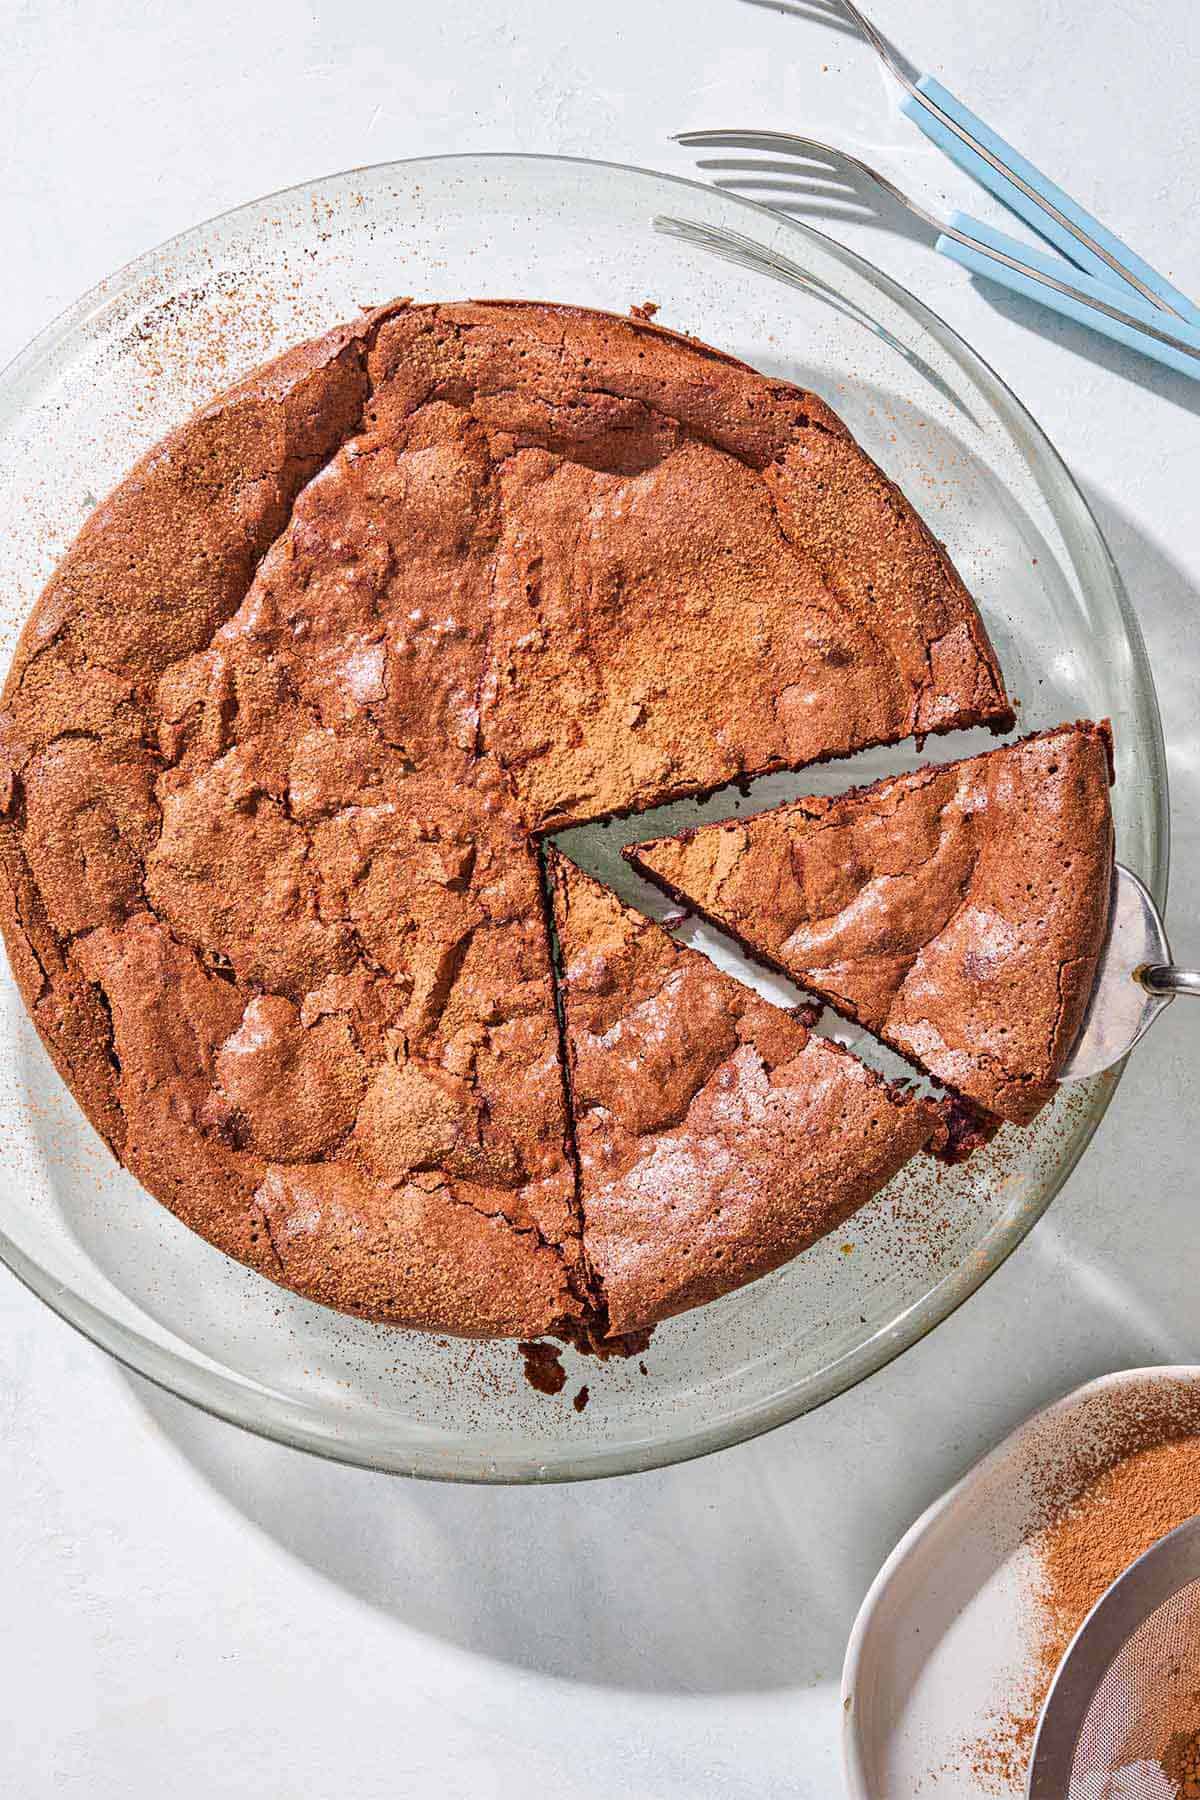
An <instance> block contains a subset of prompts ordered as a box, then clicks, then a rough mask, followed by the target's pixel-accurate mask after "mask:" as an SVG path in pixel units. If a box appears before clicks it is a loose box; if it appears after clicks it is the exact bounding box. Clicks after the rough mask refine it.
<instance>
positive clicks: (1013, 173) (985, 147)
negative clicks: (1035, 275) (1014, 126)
mask: <svg viewBox="0 0 1200 1800" xmlns="http://www.w3.org/2000/svg"><path fill="white" fill-rule="evenodd" d="M835 4H836V6H837V7H838V8H839V10H840V11H841V12H842V13H844V14H845V15H846V16H847V17H848V18H849V19H850V20H851V22H852V23H853V24H854V25H855V27H856V28H857V29H858V31H859V32H860V33H861V34H862V36H863V37H864V38H865V39H866V41H867V43H868V44H869V45H870V46H871V48H872V50H874V52H875V54H876V55H877V56H878V57H879V60H880V61H881V62H882V64H883V66H884V68H885V69H886V70H887V71H888V73H889V75H891V76H892V78H893V80H895V81H897V82H898V83H899V84H900V86H901V87H902V88H903V89H904V98H903V99H902V100H901V102H900V110H901V112H902V113H904V114H905V115H906V117H908V118H910V119H911V120H912V121H913V123H914V124H915V125H916V126H917V127H918V129H919V130H920V131H922V132H924V134H925V136H926V137H927V138H929V139H930V140H931V142H933V143H935V144H936V145H937V146H938V148H939V149H940V150H943V151H944V152H945V153H946V155H947V156H949V157H950V159H951V160H952V161H953V162H956V163H957V164H958V165H959V167H960V168H963V169H965V170H966V172H967V174H968V175H971V176H972V177H973V178H974V179H975V180H976V181H978V182H979V183H980V184H981V185H982V186H983V187H985V188H987V189H988V190H989V192H991V193H993V194H995V196H996V198H997V199H998V200H1001V201H1002V202H1003V203H1004V205H1005V206H1007V207H1008V208H1009V210H1010V211H1012V212H1015V213H1016V214H1017V215H1018V216H1019V217H1020V218H1022V219H1024V220H1025V222H1026V224H1027V225H1032V227H1033V229H1034V230H1035V231H1036V232H1037V233H1038V234H1039V235H1040V236H1041V237H1044V238H1047V239H1048V240H1049V241H1050V242H1051V243H1052V244H1054V245H1056V246H1057V248H1058V249H1059V250H1060V251H1061V252H1062V253H1063V255H1064V256H1066V257H1068V258H1069V259H1070V261H1071V262H1073V263H1075V264H1076V265H1077V266H1078V267H1079V268H1080V269H1082V270H1083V271H1084V272H1085V273H1086V274H1089V275H1091V276H1093V277H1094V278H1095V279H1096V280H1099V281H1104V282H1109V283H1116V284H1118V285H1120V286H1121V287H1126V288H1130V289H1132V290H1133V292H1134V294H1136V295H1140V297H1141V298H1142V299H1143V300H1144V301H1146V302H1147V304H1148V305H1150V306H1154V307H1157V308H1160V309H1162V310H1165V311H1166V312H1168V313H1172V314H1174V316H1175V317H1176V318H1178V319H1183V320H1185V321H1186V322H1187V323H1188V324H1189V325H1195V326H1200V308H1198V307H1196V306H1195V305H1193V303H1192V301H1190V300H1189V299H1188V297H1187V295H1186V294H1182V293H1180V291H1179V289H1178V288H1176V287H1174V286H1173V285H1172V283H1171V282H1169V281H1168V280H1167V278H1166V276H1165V275H1160V274H1159V273H1158V271H1157V269H1152V268H1151V267H1150V264H1149V263H1148V262H1146V261H1144V259H1143V258H1142V257H1140V256H1139V255H1138V254H1137V252H1136V251H1134V250H1131V249H1130V248H1129V245H1128V244H1125V243H1122V241H1121V239H1120V238H1119V237H1118V236H1117V235H1116V233H1115V232H1113V231H1110V230H1109V229H1108V227H1107V226H1106V225H1102V224H1101V222H1100V220H1099V219H1095V218H1093V217H1092V215H1091V213H1089V212H1086V211H1085V210H1084V208H1083V207H1082V206H1080V205H1079V203H1078V201H1075V200H1072V198H1071V196H1070V195H1069V194H1067V193H1065V192H1064V191H1063V189H1062V188H1060V187H1059V186H1057V184H1056V183H1055V182H1053V181H1051V180H1050V179H1049V177H1048V176H1046V175H1043V174H1042V172H1041V170H1040V169H1037V168H1035V167H1034V165H1033V164H1032V163H1031V162H1029V161H1028V159H1027V158H1025V157H1023V156H1022V155H1021V154H1020V153H1019V152H1018V151H1016V150H1014V149H1013V147H1012V145H1011V144H1007V143H1005V141H1004V139H1003V138H1002V137H1000V136H999V134H998V133H996V132H994V131H992V129H991V128H990V126H988V125H985V124H984V122H983V120H982V119H980V118H979V117H978V116H977V115H976V114H975V113H973V112H972V111H971V110H970V108H969V107H967V106H964V105H963V103H962V101H961V100H959V99H958V98H956V96H955V95H954V94H952V93H951V92H950V90H949V89H948V88H945V87H943V86H942V84H941V82H940V81H937V80H936V79H935V78H934V77H933V76H932V75H921V74H919V73H917V72H916V71H913V70H910V68H909V67H908V66H907V65H906V63H905V61H904V59H903V58H902V57H901V56H899V55H898V54H897V52H896V51H894V50H893V48H892V46H891V45H890V44H889V43H888V42H887V40H886V38H885V37H884V36H883V34H882V32H880V31H878V30H877V29H876V27H875V26H874V25H873V24H872V23H871V21H870V19H868V18H867V16H866V14H865V13H864V12H863V11H862V9H861V7H859V6H858V4H857V0H835Z"/></svg>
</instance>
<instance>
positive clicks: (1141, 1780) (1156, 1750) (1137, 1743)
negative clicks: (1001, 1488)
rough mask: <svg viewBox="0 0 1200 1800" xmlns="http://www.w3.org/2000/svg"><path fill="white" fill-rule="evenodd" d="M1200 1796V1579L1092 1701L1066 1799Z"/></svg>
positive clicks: (1124, 1655)
mask: <svg viewBox="0 0 1200 1800" xmlns="http://www.w3.org/2000/svg"><path fill="white" fill-rule="evenodd" d="M1197 1797H1200V1580H1196V1581H1191V1582H1189V1583H1188V1584H1187V1585H1186V1586H1185V1587H1182V1588H1180V1589H1179V1590H1178V1591H1177V1592H1176V1593H1174V1594H1172V1595H1171V1597H1170V1598H1169V1599H1167V1600H1164V1601H1163V1603H1162V1604H1161V1605H1160V1606H1158V1607H1156V1608H1155V1609H1154V1611H1153V1612H1152V1613H1151V1614H1150V1615H1149V1616H1148V1617H1147V1618H1146V1619H1145V1620H1143V1622H1142V1624H1141V1625H1140V1626H1139V1627H1138V1629H1137V1630H1136V1631H1135V1632H1134V1633H1133V1634H1132V1636H1131V1637H1129V1638H1127V1639H1126V1641H1125V1644H1124V1646H1123V1647H1122V1648H1121V1650H1120V1651H1119V1652H1118V1653H1117V1655H1116V1657H1115V1658H1114V1659H1113V1661H1112V1663H1111V1664H1110V1666H1109V1669H1108V1673H1107V1674H1106V1675H1105V1677H1104V1679H1103V1681H1101V1683H1100V1685H1099V1687H1098V1688H1097V1689H1096V1692H1095V1694H1094V1696H1093V1698H1092V1702H1091V1705H1090V1707H1089V1708H1088V1711H1087V1715H1086V1717H1085V1718H1084V1722H1083V1727H1082V1729H1081V1731H1080V1733H1079V1738H1078V1741H1077V1743H1076V1746H1075V1756H1074V1761H1073V1763H1072V1766H1071V1781H1070V1787H1069V1788H1068V1791H1067V1797H1066V1800H1197Z"/></svg>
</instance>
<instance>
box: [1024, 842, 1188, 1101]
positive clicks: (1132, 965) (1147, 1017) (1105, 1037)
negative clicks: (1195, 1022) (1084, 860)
mask: <svg viewBox="0 0 1200 1800" xmlns="http://www.w3.org/2000/svg"><path fill="white" fill-rule="evenodd" d="M1176 994H1197V995H1200V970H1198V969H1183V968H1180V966H1179V965H1178V964H1177V963H1176V962H1174V961H1172V958H1171V946H1170V944H1169V943H1168V942H1167V933H1166V928H1165V927H1164V925H1163V922H1162V918H1161V917H1160V915H1159V911H1158V908H1157V907H1156V906H1155V904H1154V901H1153V900H1152V899H1151V898H1150V894H1149V892H1148V891H1147V889H1146V887H1145V885H1144V883H1143V882H1141V881H1139V880H1138V878H1137V876H1136V875H1134V874H1132V873H1131V871H1130V870H1129V869H1126V868H1124V867H1123V866H1122V865H1121V864H1120V863H1118V864H1117V866H1116V870H1115V879H1114V882H1113V897H1112V913H1111V917H1110V922H1109V930H1108V940H1107V942H1106V944H1105V946H1104V949H1103V951H1102V952H1101V955H1100V966H1099V968H1098V969H1097V971H1096V985H1095V987H1094V988H1093V989H1092V997H1091V999H1090V1001H1089V1002H1088V1009H1087V1012H1086V1013H1085V1014H1084V1019H1083V1024H1082V1025H1081V1027H1080V1030H1079V1036H1078V1037H1077V1038H1076V1040H1075V1046H1074V1048H1073V1050H1072V1051H1071V1054H1070V1056H1069V1057H1068V1058H1067V1061H1066V1063H1065V1065H1064V1067H1063V1068H1062V1069H1061V1070H1060V1072H1059V1077H1058V1078H1059V1080H1060V1081H1085V1080H1086V1079H1087V1078H1088V1076H1089V1075H1099V1074H1100V1072H1101V1071H1102V1070H1103V1069H1111V1068H1112V1066H1113V1064H1114V1063H1118V1062H1120V1060H1121V1058H1122V1057H1123V1056H1126V1055H1128V1053H1129V1051H1131V1050H1132V1049H1133V1047H1134V1045H1135V1044H1137V1043H1140V1042H1141V1040H1142V1038H1144V1037H1145V1035H1146V1033H1147V1032H1148V1031H1149V1029H1150V1027H1151V1025H1153V1023H1154V1021H1155V1019H1157V1017H1158V1015H1159V1014H1160V1013H1161V1012H1162V1010H1163V1008H1164V1007H1166V1006H1169V1005H1170V1004H1171V1002H1172V1000H1173V999H1174V998H1175V996H1176Z"/></svg>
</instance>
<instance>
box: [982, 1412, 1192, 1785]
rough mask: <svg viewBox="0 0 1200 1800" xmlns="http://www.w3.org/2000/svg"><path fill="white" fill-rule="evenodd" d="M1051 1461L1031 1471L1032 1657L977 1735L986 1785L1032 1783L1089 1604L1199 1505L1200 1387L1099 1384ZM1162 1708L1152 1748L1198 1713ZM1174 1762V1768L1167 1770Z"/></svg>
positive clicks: (1161, 1746)
mask: <svg viewBox="0 0 1200 1800" xmlns="http://www.w3.org/2000/svg"><path fill="white" fill-rule="evenodd" d="M1058 1455H1059V1460H1058V1461H1057V1462H1056V1463H1055V1465H1054V1466H1053V1467H1050V1466H1038V1467H1035V1468H1032V1469H1031V1470H1030V1471H1029V1479H1030V1482H1031V1485H1032V1488H1033V1491H1034V1492H1035V1494H1037V1495H1038V1503H1037V1505H1036V1507H1035V1516H1036V1518H1037V1521H1038V1522H1037V1527H1036V1529H1035V1531H1034V1533H1033V1535H1032V1536H1031V1537H1030V1539H1029V1540H1028V1544H1029V1548H1030V1550H1031V1552H1032V1555H1033V1566H1034V1570H1035V1575H1034V1581H1035V1587H1034V1593H1033V1596H1032V1601H1033V1610H1034V1630H1033V1641H1032V1646H1031V1667H1030V1668H1028V1669H1027V1670H1025V1671H1024V1672H1023V1675H1024V1679H1023V1680H1022V1681H1021V1682H1020V1684H1019V1686H1018V1688H1017V1691H1015V1692H1014V1694H1013V1697H1012V1700H1011V1701H1010V1703H1009V1705H1008V1706H1007V1707H1006V1708H1004V1709H1002V1710H1001V1711H1000V1712H999V1713H998V1714H997V1715H996V1716H995V1717H993V1718H992V1719H991V1720H990V1721H989V1728H988V1730H987V1731H986V1733H984V1734H983V1735H982V1736H981V1737H980V1738H978V1739H977V1740H976V1741H974V1742H972V1743H971V1744H970V1745H969V1747H968V1752H967V1761H968V1766H969V1768H970V1771H971V1774H972V1775H973V1776H974V1777H975V1779H976V1781H977V1783H978V1785H979V1786H981V1787H983V1788H984V1789H986V1790H987V1791H990V1792H993V1793H996V1794H1004V1793H1008V1792H1023V1791H1024V1784H1025V1777H1026V1773H1027V1770H1028V1765H1029V1757H1030V1753H1031V1751H1032V1748H1033V1740H1034V1736H1035V1733H1036V1731H1037V1724H1038V1719H1039V1717H1040V1715H1041V1709H1042V1705H1043V1703H1044V1701H1045V1698H1046V1694H1047V1692H1048V1690H1049V1687H1050V1683H1051V1681H1052V1680H1053V1678H1054V1674H1055V1671H1056V1670H1057V1668H1058V1665H1059V1663H1060V1662H1061V1661H1062V1658H1063V1657H1064V1655H1065V1654H1066V1651H1067V1648H1068V1646H1069V1645H1070V1642H1071V1640H1072V1638H1073V1637H1074V1635H1075V1633H1076V1631H1077V1630H1078V1629H1079V1627H1080V1625H1081V1624H1082V1623H1083V1621H1084V1619H1085V1618H1086V1617H1087V1615H1088V1613H1089V1612H1090V1611H1091V1609H1092V1607H1093V1606H1094V1605H1095V1604H1096V1602H1097V1601H1098V1600H1099V1599H1100V1597H1101V1595H1102V1594H1103V1593H1104V1592H1105V1591H1106V1589H1108V1588H1109V1587H1110V1586H1111V1585H1112V1583H1113V1582H1114V1581H1115V1580H1116V1579H1117V1577H1118V1576H1119V1575H1121V1574H1123V1572H1124V1571H1125V1570H1126V1569H1127V1568H1128V1567H1129V1565H1130V1564H1131V1563H1132V1562H1134V1561H1135V1560H1136V1559H1137V1558H1138V1557H1139V1556H1141V1555H1142V1554H1143V1552H1144V1551H1146V1550H1148V1549H1149V1548H1150V1547H1151V1545H1152V1544H1155V1543H1157V1541H1158V1539H1159V1538H1161V1537H1164V1536H1165V1535H1166V1534H1167V1532H1169V1531H1174V1530H1175V1528H1176V1527H1177V1526H1179V1525H1182V1524H1183V1523H1184V1521H1185V1520H1187V1519H1190V1518H1192V1517H1194V1516H1195V1515H1197V1514H1200V1394H1198V1393H1197V1391H1196V1389H1195V1388H1194V1387H1192V1386H1190V1385H1187V1384H1178V1385H1177V1384H1175V1383H1162V1384H1161V1385H1160V1386H1159V1387H1158V1388H1157V1389H1156V1390H1151V1391H1150V1392H1148V1393H1146V1392H1143V1393H1141V1394H1137V1393H1134V1394H1132V1395H1121V1396H1114V1397H1111V1398H1110V1397H1109V1396H1098V1397H1097V1400H1096V1403H1095V1405H1094V1407H1093V1408H1091V1409H1089V1410H1088V1413H1087V1416H1086V1419H1085V1422H1084V1426H1083V1428H1082V1429H1081V1430H1080V1433H1079V1437H1078V1439H1077V1441H1076V1442H1074V1443H1072V1444H1067V1445H1062V1446H1060V1447H1059V1451H1058ZM1164 1707H1165V1709H1166V1710H1165V1716H1164V1722H1163V1727H1162V1731H1161V1733H1160V1735H1159V1738H1158V1741H1157V1742H1156V1744H1155V1746H1154V1753H1155V1754H1156V1755H1158V1756H1161V1757H1162V1758H1163V1759H1164V1761H1165V1758H1166V1753H1167V1749H1168V1745H1169V1744H1170V1743H1171V1741H1172V1739H1173V1740H1174V1744H1175V1747H1176V1754H1177V1755H1181V1754H1182V1744H1183V1731H1184V1730H1187V1731H1191V1730H1193V1729H1194V1728H1195V1726H1196V1725H1197V1724H1200V1719H1198V1718H1194V1717H1192V1716H1191V1711H1190V1709H1186V1711H1187V1716H1186V1717H1185V1716H1184V1714H1183V1712H1181V1711H1180V1709H1179V1708H1178V1707H1176V1708H1175V1710H1174V1711H1172V1710H1170V1706H1169V1701H1168V1697H1166V1696H1164ZM1168 1773H1171V1771H1168Z"/></svg>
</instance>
